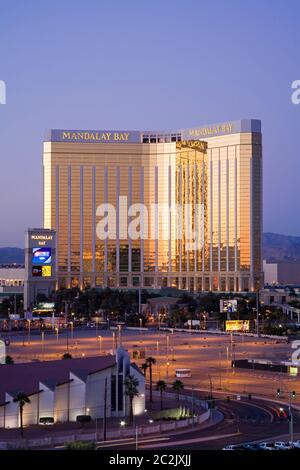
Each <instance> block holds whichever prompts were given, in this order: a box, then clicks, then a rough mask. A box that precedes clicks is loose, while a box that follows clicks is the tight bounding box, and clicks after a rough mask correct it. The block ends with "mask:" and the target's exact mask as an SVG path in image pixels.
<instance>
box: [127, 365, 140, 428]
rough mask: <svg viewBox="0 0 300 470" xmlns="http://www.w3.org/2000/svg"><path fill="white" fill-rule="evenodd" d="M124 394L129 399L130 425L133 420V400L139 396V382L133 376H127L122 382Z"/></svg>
mask: <svg viewBox="0 0 300 470" xmlns="http://www.w3.org/2000/svg"><path fill="white" fill-rule="evenodd" d="M124 386H125V394H126V395H127V396H128V397H129V401H130V409H129V423H130V424H131V423H132V420H133V399H134V397H137V396H138V394H139V390H138V386H139V381H138V379H137V378H136V377H134V376H133V375H130V374H129V375H127V377H126V379H125V380H124Z"/></svg>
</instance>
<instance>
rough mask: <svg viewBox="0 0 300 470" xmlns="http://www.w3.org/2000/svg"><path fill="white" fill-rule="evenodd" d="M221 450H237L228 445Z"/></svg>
mask: <svg viewBox="0 0 300 470" xmlns="http://www.w3.org/2000/svg"><path fill="white" fill-rule="evenodd" d="M222 450H237V446H236V445H232V444H230V445H228V446H225V447H223V449H222Z"/></svg>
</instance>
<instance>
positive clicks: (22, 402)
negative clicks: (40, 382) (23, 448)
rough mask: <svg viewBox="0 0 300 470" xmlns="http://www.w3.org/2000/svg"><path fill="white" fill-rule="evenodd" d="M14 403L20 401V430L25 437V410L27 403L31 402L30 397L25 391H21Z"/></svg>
mask: <svg viewBox="0 0 300 470" xmlns="http://www.w3.org/2000/svg"><path fill="white" fill-rule="evenodd" d="M13 401H14V403H18V405H19V413H20V430H21V436H22V437H23V433H24V429H23V410H24V406H25V405H26V403H30V399H29V397H28V396H27V395H26V393H24V392H19V393H17V395H16V396H15V398H14V399H13Z"/></svg>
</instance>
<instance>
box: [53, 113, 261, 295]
mask: <svg viewBox="0 0 300 470" xmlns="http://www.w3.org/2000/svg"><path fill="white" fill-rule="evenodd" d="M247 122H248V121H247ZM249 123H250V124H249V125H248V127H247V126H246V125H245V124H244V121H239V122H238V123H237V124H236V123H235V122H234V123H233V124H232V125H228V126H227V127H225V126H226V125H222V126H223V127H221V126H220V125H219V126H218V127H213V126H211V127H209V128H200V130H199V132H198V130H197V131H196V130H189V131H179V132H174V133H157V132H140V133H137V132H136V131H135V132H134V139H132V140H130V133H129V132H128V133H126V132H124V133H123V134H121V131H115V132H114V134H112V133H113V131H110V133H109V132H106V133H104V132H102V131H101V132H102V133H100V131H99V132H98V131H97V132H96V131H89V132H87V131H86V132H83V131H78V132H77V133H76V134H75V131H74V133H73V131H68V132H66V131H61V133H62V134H61V135H63V136H65V135H67V140H66V141H65V140H64V138H53V137H51V136H50V137H49V138H46V141H45V142H44V226H45V228H53V229H56V231H57V247H56V248H57V251H56V253H57V281H58V287H61V286H67V287H71V286H80V287H90V286H97V287H105V286H110V287H120V288H130V287H137V286H142V287H146V288H150V287H156V288H157V287H162V286H172V287H178V288H182V289H188V290H195V291H197V290H199V291H200V290H221V291H241V290H245V291H247V290H254V289H256V288H257V287H258V286H259V285H260V283H261V282H262V273H261V271H262V269H261V232H262V147H261V132H260V125H259V128H258V125H257V121H249ZM252 123H254V124H252ZM203 129H208V130H205V132H204V130H203ZM53 132H54V131H52V133H53ZM55 132H58V131H55ZM118 132H119V133H118ZM55 135H56V134H55ZM73 135H74V136H75V137H76V138H75V137H74V138H73ZM78 135H79V137H80V139H79V140H80V141H76V139H77V136H78ZM86 135H87V136H88V139H87V141H84V140H82V139H83V138H84V137H85V136H86ZM105 135H107V136H111V135H113V136H115V137H116V138H115V139H114V140H113V141H109V142H105V141H101V142H99V139H100V138H101V136H105ZM120 135H125V136H127V135H128V137H127V138H128V141H126V142H123V141H120V140H119V136H120ZM95 136H96V137H95ZM99 136H100V137H99ZM92 139H95V140H96V141H95V142H94V141H91V140H92ZM124 139H125V137H124ZM108 140H109V138H108ZM105 204H106V205H105ZM101 229H102V232H101ZM103 232H105V233H106V235H105V236H103ZM99 233H102V235H101V236H99Z"/></svg>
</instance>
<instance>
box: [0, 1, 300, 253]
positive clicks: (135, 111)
mask: <svg viewBox="0 0 300 470" xmlns="http://www.w3.org/2000/svg"><path fill="white" fill-rule="evenodd" d="M299 15H300V3H299V1H298V0H295V1H294V0H288V1H286V0H285V1H284V0H282V1H276V0H273V1H272V2H271V1H270V0H263V1H262V0H259V1H256V0H251V1H250V0H249V1H247V0H243V1H241V0H235V1H234V0H226V1H225V0H223V1H221V0H214V1H208V0H207V1H200V0H198V1H196V0H195V1H193V0H185V1H184V2H183V1H182V0H180V1H179V0H166V1H159V0H151V2H146V1H141V0H127V1H124V0H119V1H118V0H102V1H96V0H85V1H83V0H81V1H76V0H64V1H61V0H60V1H58V0H51V1H44V2H41V1H39V0H27V1H26V2H24V1H21V0H1V6H0V80H4V81H5V82H6V86H7V104H6V105H0V158H1V166H0V196H1V205H0V246H21V247H22V246H23V238H24V230H25V229H26V227H28V226H41V225H42V141H43V135H44V130H45V129H46V128H70V129H72V128H73V129H74V128H75V129H76V128H79V129H84V128H88V129H93V128H95V129H105V128H106V129H107V128H109V129H118V128H119V129H162V130H163V129H178V128H182V127H191V126H195V125H202V124H210V123H214V122H221V121H227V120H232V119H239V118H258V119H261V120H262V126H263V142H264V231H274V232H279V233H284V234H291V235H300V218H299V217H298V214H299V204H300V203H299V201H300V198H299V193H298V190H299V187H300V184H299V173H300V152H299V143H300V132H299V123H300V104H299V105H293V104H292V102H291V93H292V90H291V83H292V82H293V81H294V80H296V79H300V70H299V44H300V28H299Z"/></svg>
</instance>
